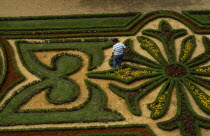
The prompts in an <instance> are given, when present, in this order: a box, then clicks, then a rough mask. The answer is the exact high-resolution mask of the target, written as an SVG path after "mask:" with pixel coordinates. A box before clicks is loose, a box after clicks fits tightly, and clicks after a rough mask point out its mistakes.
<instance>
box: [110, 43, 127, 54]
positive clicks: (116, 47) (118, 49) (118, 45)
mask: <svg viewBox="0 0 210 136" xmlns="http://www.w3.org/2000/svg"><path fill="white" fill-rule="evenodd" d="M124 48H126V46H125V45H124V44H123V43H116V44H115V45H114V46H113V49H112V52H114V55H121V54H123V49H124Z"/></svg>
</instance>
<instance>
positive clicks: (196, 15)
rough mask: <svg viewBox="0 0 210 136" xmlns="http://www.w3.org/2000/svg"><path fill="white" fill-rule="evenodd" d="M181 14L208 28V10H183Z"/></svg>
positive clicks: (209, 25)
mask: <svg viewBox="0 0 210 136" xmlns="http://www.w3.org/2000/svg"><path fill="white" fill-rule="evenodd" d="M182 13H183V14H185V15H186V16H188V17H189V18H191V19H193V20H194V21H196V22H198V23H199V24H202V25H205V26H206V27H210V21H209V19H210V10H184V11H182Z"/></svg>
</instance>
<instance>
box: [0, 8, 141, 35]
mask: <svg viewBox="0 0 210 136" xmlns="http://www.w3.org/2000/svg"><path fill="white" fill-rule="evenodd" d="M140 15H141V14H140V13H134V12H132V13H118V14H90V15H70V16H37V17H2V18H0V20H1V21H0V31H1V32H3V33H8V32H12V33H13V32H15V33H16V32H20V33H31V32H41V33H43V32H44V33H48V32H65V31H66V32H72V31H79V32H83V31H87V30H94V29H98V30H100V29H104V30H105V29H107V28H112V29H116V28H119V29H121V28H124V27H126V26H127V25H129V24H130V23H132V21H133V20H135V19H136V18H138V17H139V16H140Z"/></svg>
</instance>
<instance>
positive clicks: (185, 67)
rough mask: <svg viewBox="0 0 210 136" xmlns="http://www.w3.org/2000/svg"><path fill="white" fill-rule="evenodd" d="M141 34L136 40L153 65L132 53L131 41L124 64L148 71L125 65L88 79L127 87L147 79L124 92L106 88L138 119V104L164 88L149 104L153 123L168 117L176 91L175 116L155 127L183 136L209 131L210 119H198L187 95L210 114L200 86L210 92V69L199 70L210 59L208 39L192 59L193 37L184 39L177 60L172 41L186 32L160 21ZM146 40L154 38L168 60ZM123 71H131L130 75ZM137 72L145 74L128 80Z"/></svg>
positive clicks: (208, 98) (149, 40)
mask: <svg viewBox="0 0 210 136" xmlns="http://www.w3.org/2000/svg"><path fill="white" fill-rule="evenodd" d="M142 33H143V34H144V35H146V36H137V39H138V41H139V42H140V46H141V48H142V49H144V50H145V51H147V52H148V53H149V54H150V55H151V56H152V57H153V58H154V59H155V61H153V60H151V59H149V58H147V57H145V56H143V55H141V54H138V53H137V52H135V51H134V50H133V42H132V40H131V39H128V40H126V41H125V42H124V43H125V44H126V45H127V47H128V48H127V51H126V52H125V57H124V61H129V62H133V63H136V64H140V65H143V66H146V67H147V68H145V67H138V66H130V65H125V66H122V67H121V68H117V69H114V70H113V69H111V70H106V71H98V72H91V73H88V74H87V75H88V76H89V77H92V78H103V77H104V79H109V80H117V81H119V82H122V83H127V84H129V83H131V82H133V81H136V80H141V79H142V78H148V79H149V78H151V77H152V78H151V79H149V80H147V81H146V82H145V83H143V84H141V85H139V86H138V87H136V88H132V89H127V88H123V87H121V86H118V85H116V84H113V83H110V84H109V88H110V89H111V90H112V91H113V92H114V93H115V94H117V95H118V96H120V97H122V98H123V99H125V101H126V104H127V106H128V109H129V110H130V112H131V113H133V114H134V115H136V116H140V115H141V110H140V107H139V100H140V99H141V98H142V97H143V96H145V95H147V94H148V93H149V92H151V91H152V90H154V88H156V87H158V86H159V85H161V84H163V86H162V88H161V90H160V91H159V94H158V96H157V97H156V99H155V101H154V102H152V103H150V104H148V108H149V109H150V110H151V115H150V117H151V118H152V119H159V118H162V117H163V116H164V115H165V114H166V113H167V111H168V108H169V104H170V101H171V94H172V91H173V90H174V89H173V88H176V92H177V101H178V105H177V106H178V107H177V108H178V110H177V114H176V116H175V117H173V118H172V119H170V120H168V121H165V122H160V123H158V126H159V127H160V128H162V129H164V130H172V129H176V128H178V129H179V130H180V131H181V134H182V135H184V136H185V135H187V136H194V135H200V129H199V128H200V127H203V128H210V119H209V118H205V117H202V116H200V115H198V114H197V113H196V112H195V111H194V110H193V109H192V106H191V103H190V101H189V98H188V96H187V95H186V92H187V91H188V92H189V93H190V94H191V96H192V97H193V99H194V100H195V102H196V104H197V105H198V107H199V108H200V109H201V110H202V111H203V112H205V113H206V114H210V97H209V95H207V93H206V92H205V90H203V89H202V88H201V87H200V86H202V87H204V88H205V89H207V90H209V89H210V80H209V79H207V78H206V77H209V76H210V66H209V65H208V66H201V65H202V64H205V63H206V62H207V61H209V59H210V54H209V53H210V39H208V38H207V37H205V36H203V38H202V42H203V45H204V47H205V51H204V52H203V53H201V54H200V55H198V56H196V57H194V58H192V57H191V56H192V54H193V52H194V50H195V48H196V46H197V44H196V38H195V36H194V35H189V36H187V37H185V38H184V39H183V41H182V43H181V45H176V46H181V50H180V53H179V56H178V58H177V57H176V56H177V55H176V53H177V52H176V49H175V40H176V39H177V38H179V37H182V36H185V35H186V34H187V31H186V30H185V29H173V28H172V27H171V25H170V24H169V23H168V22H167V21H165V20H162V21H161V22H160V24H159V28H158V29H157V30H154V29H145V30H143V31H142ZM148 36H151V37H154V38H156V39H158V40H160V41H161V42H162V44H163V47H164V51H165V53H166V57H167V58H165V57H164V55H163V54H162V52H161V50H160V49H159V46H161V45H159V46H158V45H157V44H156V43H155V42H154V41H153V40H152V39H151V38H149V37H148ZM199 46H200V45H199ZM126 68H130V69H129V72H128V70H127V69H126ZM137 69H138V70H140V71H141V73H142V72H143V71H144V74H141V75H137V76H131V75H132V74H131V73H132V72H134V71H137ZM151 71H152V72H151ZM105 73H106V74H105ZM151 74H152V75H151ZM198 85H199V86H198ZM184 87H185V88H184Z"/></svg>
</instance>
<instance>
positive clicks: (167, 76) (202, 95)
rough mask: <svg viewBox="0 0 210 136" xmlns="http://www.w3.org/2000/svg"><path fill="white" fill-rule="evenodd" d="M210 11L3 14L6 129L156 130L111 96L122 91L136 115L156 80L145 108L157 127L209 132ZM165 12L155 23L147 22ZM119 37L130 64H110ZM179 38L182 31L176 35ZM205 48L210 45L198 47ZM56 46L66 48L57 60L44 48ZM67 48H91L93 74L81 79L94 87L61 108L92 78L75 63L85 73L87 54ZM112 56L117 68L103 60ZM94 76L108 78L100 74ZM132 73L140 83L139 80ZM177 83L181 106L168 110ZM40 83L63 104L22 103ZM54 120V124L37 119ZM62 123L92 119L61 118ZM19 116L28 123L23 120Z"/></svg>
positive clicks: (0, 95) (2, 123) (187, 134)
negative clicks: (112, 103) (78, 76)
mask: <svg viewBox="0 0 210 136" xmlns="http://www.w3.org/2000/svg"><path fill="white" fill-rule="evenodd" d="M209 12H210V11H193V10H192V11H183V12H182V13H177V12H173V11H153V12H149V13H146V14H144V15H142V14H141V13H119V14H96V15H72V16H51V17H50V16H46V17H19V18H0V22H1V26H0V33H1V35H0V84H1V86H0V100H1V101H0V131H1V132H0V133H1V135H16V134H17V132H19V134H21V135H40V136H41V135H55V136H58V135H82V136H89V135H91V136H92V135H94V136H105V135H110V136H116V135H117V136H118V135H119V136H121V135H125V136H130V135H134V136H140V135H142V136H143V135H145V136H147V135H148V136H149V135H158V134H155V133H156V132H155V131H153V129H152V128H151V126H150V125H148V124H147V123H145V122H138V123H128V122H129V120H128V118H127V117H125V114H124V113H122V112H120V110H118V109H112V108H111V106H110V105H109V104H108V101H109V100H110V98H109V94H107V93H113V94H114V95H115V97H117V98H118V99H121V100H122V102H124V103H125V106H126V107H125V108H126V110H127V111H128V112H129V114H130V116H131V117H136V118H138V117H141V116H142V114H143V113H144V111H142V108H141V106H140V105H141V100H142V99H143V98H144V97H146V96H147V95H149V94H150V93H152V92H153V91H156V90H157V91H158V94H157V95H156V96H155V98H154V101H152V102H151V103H148V104H147V108H148V109H149V110H150V119H151V120H154V121H156V122H157V123H156V125H157V128H158V129H160V130H164V131H165V130H166V131H172V130H175V129H176V130H178V131H179V132H180V135H182V136H201V135H203V134H202V132H201V129H209V128H210V118H209V114H210V96H209V90H210V80H209V76H210V65H209V59H210V54H209V52H210V37H209V34H210V22H208V21H205V20H206V17H207V16H209ZM198 14H199V15H201V16H198ZM166 18H169V19H171V20H174V21H177V22H179V23H181V24H183V25H184V26H186V27H188V28H189V29H190V30H191V31H192V32H193V33H192V34H189V33H190V32H189V30H187V29H185V28H183V27H182V26H177V27H176V28H175V27H174V26H173V25H172V24H173V23H172V22H170V21H168V20H167V19H166ZM158 19H159V21H158V27H157V28H155V29H153V28H147V29H144V26H146V25H148V24H149V23H153V22H154V21H156V20H158ZM79 22H81V23H80V24H78V23H79ZM61 23H62V24H63V25H62V26H60V25H59V24H61ZM26 26H28V27H26ZM198 34H199V35H201V36H202V41H201V42H198V36H197V35H198ZM116 37H117V38H121V37H125V38H124V39H125V40H124V41H122V42H123V43H124V44H125V45H126V46H127V48H126V50H125V55H124V58H123V59H124V62H125V64H124V65H122V66H121V67H118V68H116V69H112V68H111V66H112V58H109V59H108V60H106V61H105V58H106V57H107V56H105V53H104V52H105V50H109V49H111V47H112V46H113V45H112V43H111V42H110V41H111V39H112V38H116ZM180 38H181V39H182V41H181V43H180V44H177V42H176V41H177V40H178V39H180ZM136 46H138V47H139V48H138V50H137V48H136ZM178 48H179V50H178ZM199 48H203V49H204V51H203V52H201V53H200V54H198V55H197V54H196V51H197V50H198V49H199ZM58 51H59V52H60V53H57V54H56V55H54V56H52V58H50V65H48V64H45V63H44V62H42V61H41V60H40V58H39V57H37V55H36V53H38V52H39V53H40V52H41V53H47V52H58ZM69 51H79V52H82V53H83V54H85V55H86V56H87V57H88V58H87V59H88V64H87V65H88V66H87V72H86V73H84V74H85V75H86V78H85V79H79V80H82V82H84V86H85V88H86V91H87V95H88V96H87V97H86V98H85V99H84V100H83V102H82V103H81V104H79V105H77V106H73V107H71V108H65V107H62V108H56V106H64V105H68V104H72V103H74V102H76V101H77V99H78V98H79V97H80V96H81V94H82V93H83V92H84V90H82V89H81V88H83V87H84V86H83V87H81V84H79V83H78V81H77V80H75V79H73V78H72V75H74V74H75V73H81V74H82V71H81V69H82V68H83V67H84V65H85V64H84V60H83V59H84V58H82V57H81V56H79V55H77V54H73V53H69ZM141 52H144V53H141ZM110 54H111V53H110ZM145 54H147V55H145ZM195 54H196V55H195ZM148 56H149V57H148ZM104 63H106V64H108V65H109V68H108V69H106V68H100V69H99V67H101V66H102V65H103V64H104ZM24 70H25V71H26V73H30V75H31V77H30V76H27V74H26V73H25V72H24ZM96 80H100V82H102V84H98V83H96V82H94V81H96ZM103 82H104V83H108V87H107V89H108V90H109V92H107V91H105V90H104V89H103V87H101V86H102V85H103ZM133 83H138V85H137V86H135V87H134V86H133V85H132V84H133ZM174 91H175V94H176V96H175V98H176V101H177V105H176V106H177V110H176V111H173V112H176V114H175V116H174V117H172V118H170V119H165V118H164V117H165V116H166V114H168V111H169V108H170V104H171V102H172V93H174ZM42 92H44V99H45V100H46V102H47V103H49V104H51V105H54V106H55V108H47V109H26V110H21V108H22V107H23V106H24V105H26V104H27V103H29V102H30V100H31V99H32V98H34V97H36V96H37V95H38V94H40V93H42ZM191 98H192V99H191ZM190 99H191V100H190ZM192 101H193V102H194V104H193V102H192ZM116 104H117V103H116ZM193 105H196V106H197V107H198V109H199V110H200V111H201V112H202V114H200V113H198V112H197V110H195V109H194V106H193ZM159 120H160V121H159ZM125 122H126V123H125ZM97 123H99V125H98V124H97ZM49 124H55V127H45V128H33V126H36V125H49ZM63 124H83V125H84V124H85V125H86V126H85V127H84V126H78V127H56V125H63ZM94 124H95V125H94ZM113 124H115V125H113ZM18 126H29V127H28V128H27V127H26V128H25V127H22V129H19V128H16V127H18ZM30 126H31V127H30ZM13 127H14V128H13ZM52 132H55V133H52ZM208 132H209V131H208Z"/></svg>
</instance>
